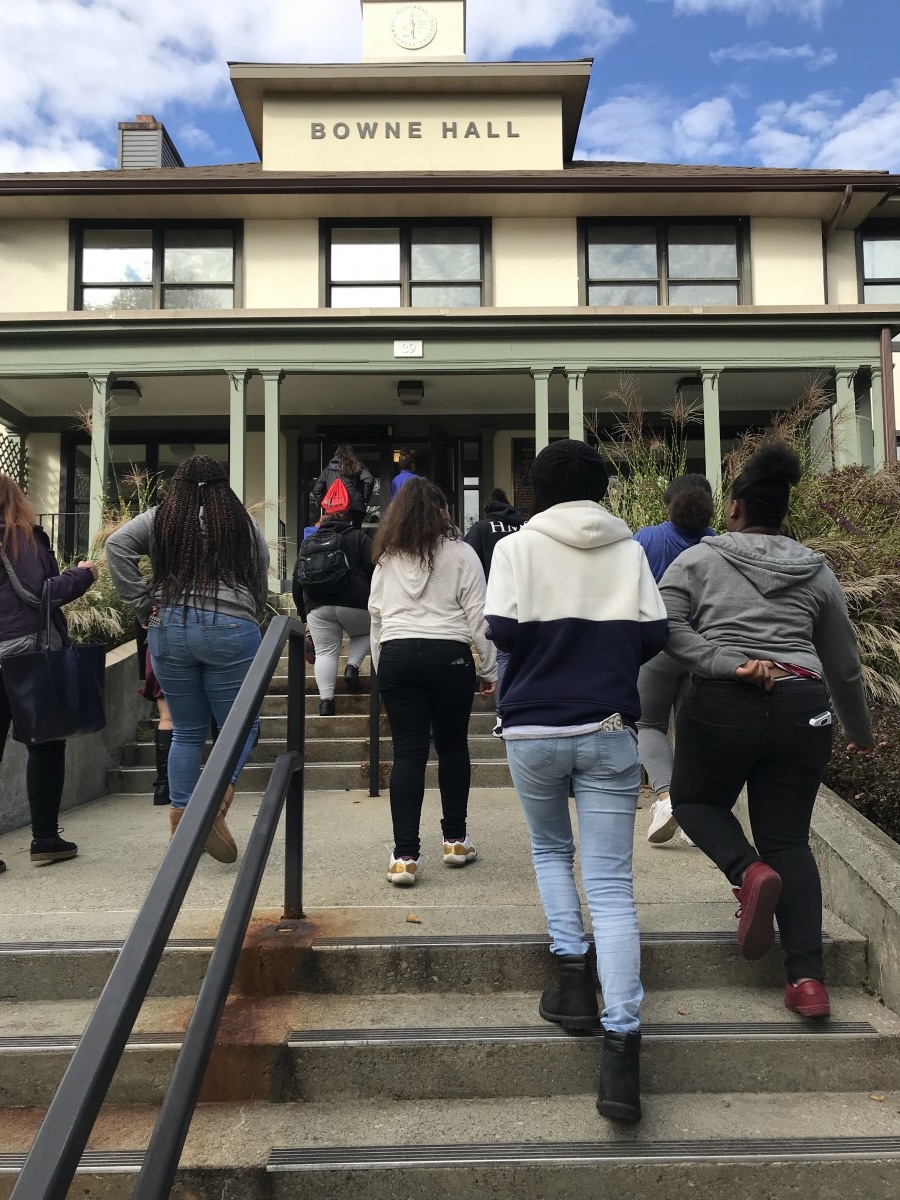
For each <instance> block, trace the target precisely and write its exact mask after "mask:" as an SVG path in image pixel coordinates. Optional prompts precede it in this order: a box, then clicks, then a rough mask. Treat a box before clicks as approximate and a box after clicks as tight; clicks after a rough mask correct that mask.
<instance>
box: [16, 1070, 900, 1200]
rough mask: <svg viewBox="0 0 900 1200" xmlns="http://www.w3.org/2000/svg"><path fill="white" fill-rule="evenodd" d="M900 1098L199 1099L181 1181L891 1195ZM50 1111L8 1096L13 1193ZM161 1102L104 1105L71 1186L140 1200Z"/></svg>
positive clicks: (683, 1198)
mask: <svg viewBox="0 0 900 1200" xmlns="http://www.w3.org/2000/svg"><path fill="white" fill-rule="evenodd" d="M896 1107H897V1098H896V1097H895V1096H892V1095H890V1094H887V1095H885V1098H884V1101H883V1102H875V1101H873V1100H871V1099H870V1091H869V1089H868V1088H865V1089H862V1090H860V1091H858V1092H852V1091H845V1092H842V1093H837V1094H832V1095H819V1096H816V1095H812V1096H808V1097H805V1098H804V1101H803V1103H802V1104H800V1105H798V1103H797V1096H796V1094H795V1093H788V1094H783V1093H773V1094H770V1095H766V1096H764V1097H762V1096H759V1095H754V1094H744V1095H740V1094H732V1095H727V1094H723V1093H717V1094H713V1095H706V1094H697V1095H684V1096H682V1095H662V1094H661V1095H650V1096H648V1097H647V1100H646V1103H645V1105H644V1109H645V1115H644V1120H643V1121H642V1123H641V1124H640V1125H639V1126H637V1127H636V1128H634V1129H631V1130H627V1131H624V1130H623V1129H622V1127H621V1126H615V1125H614V1124H613V1123H611V1122H608V1121H605V1120H603V1119H602V1118H600V1117H598V1115H597V1113H596V1111H595V1109H594V1103H593V1097H592V1096H591V1095H578V1096H572V1095H550V1096H547V1097H545V1098H542V1099H526V1100H523V1099H499V1100H498V1099H490V1100H442V1101H412V1100H404V1101H395V1102H389V1103H385V1102H382V1101H380V1100H379V1101H356V1102H346V1103H341V1104H334V1103H321V1104H302V1105H301V1104H284V1105H267V1104H256V1105H236V1104H234V1105H232V1104H217V1105H201V1106H200V1107H199V1108H198V1110H197V1112H196V1114H195V1117H194V1120H193V1122H192V1124H191V1129H190V1133H189V1135H188V1140H187V1144H186V1146H185V1150H184V1154H183V1155H182V1159H181V1166H180V1168H179V1173H178V1177H177V1182H176V1185H175V1190H174V1191H173V1196H174V1197H176V1198H177V1200H187V1198H188V1197H192V1198H193V1197H197V1198H199V1197H204V1198H207V1197H208V1198H210V1200H212V1197H223V1198H224V1197H230V1196H232V1195H233V1196H235V1197H237V1196H240V1198H241V1200H347V1197H351V1196H352V1197H353V1198H354V1200H398V1198H401V1197H402V1198H403V1200H406V1198H407V1197H413V1196H419V1195H427V1196H429V1197H430V1198H431V1200H458V1198H459V1197H460V1196H461V1195H466V1196H473V1197H478V1198H486V1197H491V1198H492V1200H522V1197H523V1196H527V1197H535V1198H543V1197H550V1196H560V1197H565V1200H597V1197H598V1196H606V1195H615V1196H616V1197H617V1200H647V1197H659V1198H660V1200H697V1197H720V1196H721V1197H725V1196H727V1197H729V1198H730V1200H762V1198H764V1200H796V1198H797V1197H800V1196H803V1197H806V1196H814V1197H816V1198H817V1200H847V1198H848V1197H849V1198H853V1200H857V1198H859V1200H862V1198H863V1197H865V1200H894V1198H895V1197H896V1195H897V1194H898V1191H900V1138H898V1131H897V1123H896ZM42 1115H43V1114H42V1112H41V1111H40V1110H34V1111H32V1112H23V1113H11V1112H9V1111H7V1112H2V1111H0V1153H2V1155H3V1157H2V1158H0V1171H2V1174H0V1197H2V1198H4V1200H5V1198H6V1197H8V1196H9V1193H10V1191H11V1189H12V1185H13V1183H14V1180H15V1173H16V1171H17V1170H18V1169H19V1167H20V1166H21V1163H22V1161H23V1159H24V1152H25V1150H26V1149H27V1147H28V1145H29V1144H30V1142H31V1139H32V1138H33V1136H34V1132H35V1131H36V1128H37V1125H38V1124H39V1122H40V1119H41V1117H42ZM154 1117H155V1112H154V1111H153V1110H152V1109H150V1108H147V1107H143V1106H117V1105H108V1106H106V1108H105V1109H104V1110H103V1112H102V1114H101V1116H100V1119H99V1121H98V1124H97V1127H96V1130H95V1133H94V1136H93V1138H92V1140H91V1151H90V1153H89V1155H88V1156H86V1158H85V1159H84V1160H83V1165H82V1169H81V1171H80V1173H79V1174H78V1176H77V1177H76V1185H75V1189H73V1194H74V1192H75V1190H76V1189H77V1192H78V1195H80V1196H83V1197H85V1200H100V1198H101V1197H102V1200H127V1198H129V1197H130V1196H131V1194H132V1191H133V1189H134V1183H135V1176H136V1174H137V1171H138V1170H139V1168H140V1163H141V1161H142V1152H143V1149H144V1147H145V1146H146V1144H147V1142H148V1140H149V1136H150V1132H151V1130H152V1127H153V1121H154Z"/></svg>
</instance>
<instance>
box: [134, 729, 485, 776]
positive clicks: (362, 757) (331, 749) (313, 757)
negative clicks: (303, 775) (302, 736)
mask: <svg viewBox="0 0 900 1200" xmlns="http://www.w3.org/2000/svg"><path fill="white" fill-rule="evenodd" d="M322 719H323V720H324V719H325V718H322ZM263 732H264V733H267V734H268V733H269V732H271V731H270V729H268V728H266V729H265V730H264V731H263ZM211 747H212V743H211V742H210V743H208V744H207V753H208V752H209V750H210V749H211ZM379 748H380V754H381V761H382V762H390V761H391V759H392V754H393V747H392V744H391V739H390V738H389V737H383V738H381V739H380V742H379ZM284 750H285V743H284V738H281V739H269V738H265V739H264V738H260V740H259V742H258V743H257V744H256V746H255V747H254V748H253V751H252V752H251V755H250V762H251V763H274V761H275V759H276V758H277V757H278V755H279V754H283V753H284ZM469 751H470V753H471V755H472V757H473V758H474V759H476V760H477V761H478V762H504V763H505V762H506V749H505V747H504V745H503V742H502V740H501V739H499V738H493V737H490V736H488V737H480V738H471V739H470V740H469ZM123 757H124V765H125V766H129V767H155V764H156V747H155V746H154V744H153V743H152V742H132V743H131V745H130V746H126V747H125V748H124V751H123ZM306 761H307V763H361V762H365V763H366V765H367V766H368V762H369V739H368V737H357V738H351V737H344V736H342V734H341V731H340V730H338V729H335V730H334V735H333V736H332V737H325V736H321V737H310V736H309V735H307V738H306Z"/></svg>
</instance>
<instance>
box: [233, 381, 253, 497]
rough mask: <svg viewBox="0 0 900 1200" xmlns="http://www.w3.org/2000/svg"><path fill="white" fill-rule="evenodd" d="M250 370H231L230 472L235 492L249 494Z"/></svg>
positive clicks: (239, 495) (239, 494) (240, 495)
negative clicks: (248, 411)
mask: <svg viewBox="0 0 900 1200" xmlns="http://www.w3.org/2000/svg"><path fill="white" fill-rule="evenodd" d="M249 374H250V373H249V371H229V372H228V379H229V382H230V384H231V394H230V402H229V406H228V473H229V476H230V481H231V487H232V490H233V491H234V493H235V494H236V495H237V496H238V497H239V498H240V499H241V500H243V499H244V498H245V497H246V494H247V380H248V378H249Z"/></svg>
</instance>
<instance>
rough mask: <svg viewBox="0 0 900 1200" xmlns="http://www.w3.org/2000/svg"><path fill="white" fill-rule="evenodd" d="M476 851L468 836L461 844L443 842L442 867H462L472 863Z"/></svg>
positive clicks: (476, 855) (476, 853)
mask: <svg viewBox="0 0 900 1200" xmlns="http://www.w3.org/2000/svg"><path fill="white" fill-rule="evenodd" d="M477 857H478V851H477V850H476V849H475V847H474V846H473V845H472V839H471V838H470V837H469V835H468V834H466V836H465V837H464V838H463V840H462V841H461V842H444V866H445V867H464V866H465V865H466V863H470V862H474V861H475V859H476V858H477Z"/></svg>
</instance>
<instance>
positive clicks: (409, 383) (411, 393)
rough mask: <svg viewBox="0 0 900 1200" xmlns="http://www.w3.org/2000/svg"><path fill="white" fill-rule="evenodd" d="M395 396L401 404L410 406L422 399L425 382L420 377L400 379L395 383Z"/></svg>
mask: <svg viewBox="0 0 900 1200" xmlns="http://www.w3.org/2000/svg"><path fill="white" fill-rule="evenodd" d="M397 396H398V398H399V400H400V403H401V404H405V405H407V406H408V407H409V408H412V407H414V406H415V405H417V404H421V403H422V401H423V400H424V398H425V384H424V383H423V382H422V380H421V379H401V380H400V382H399V383H398V384H397Z"/></svg>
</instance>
